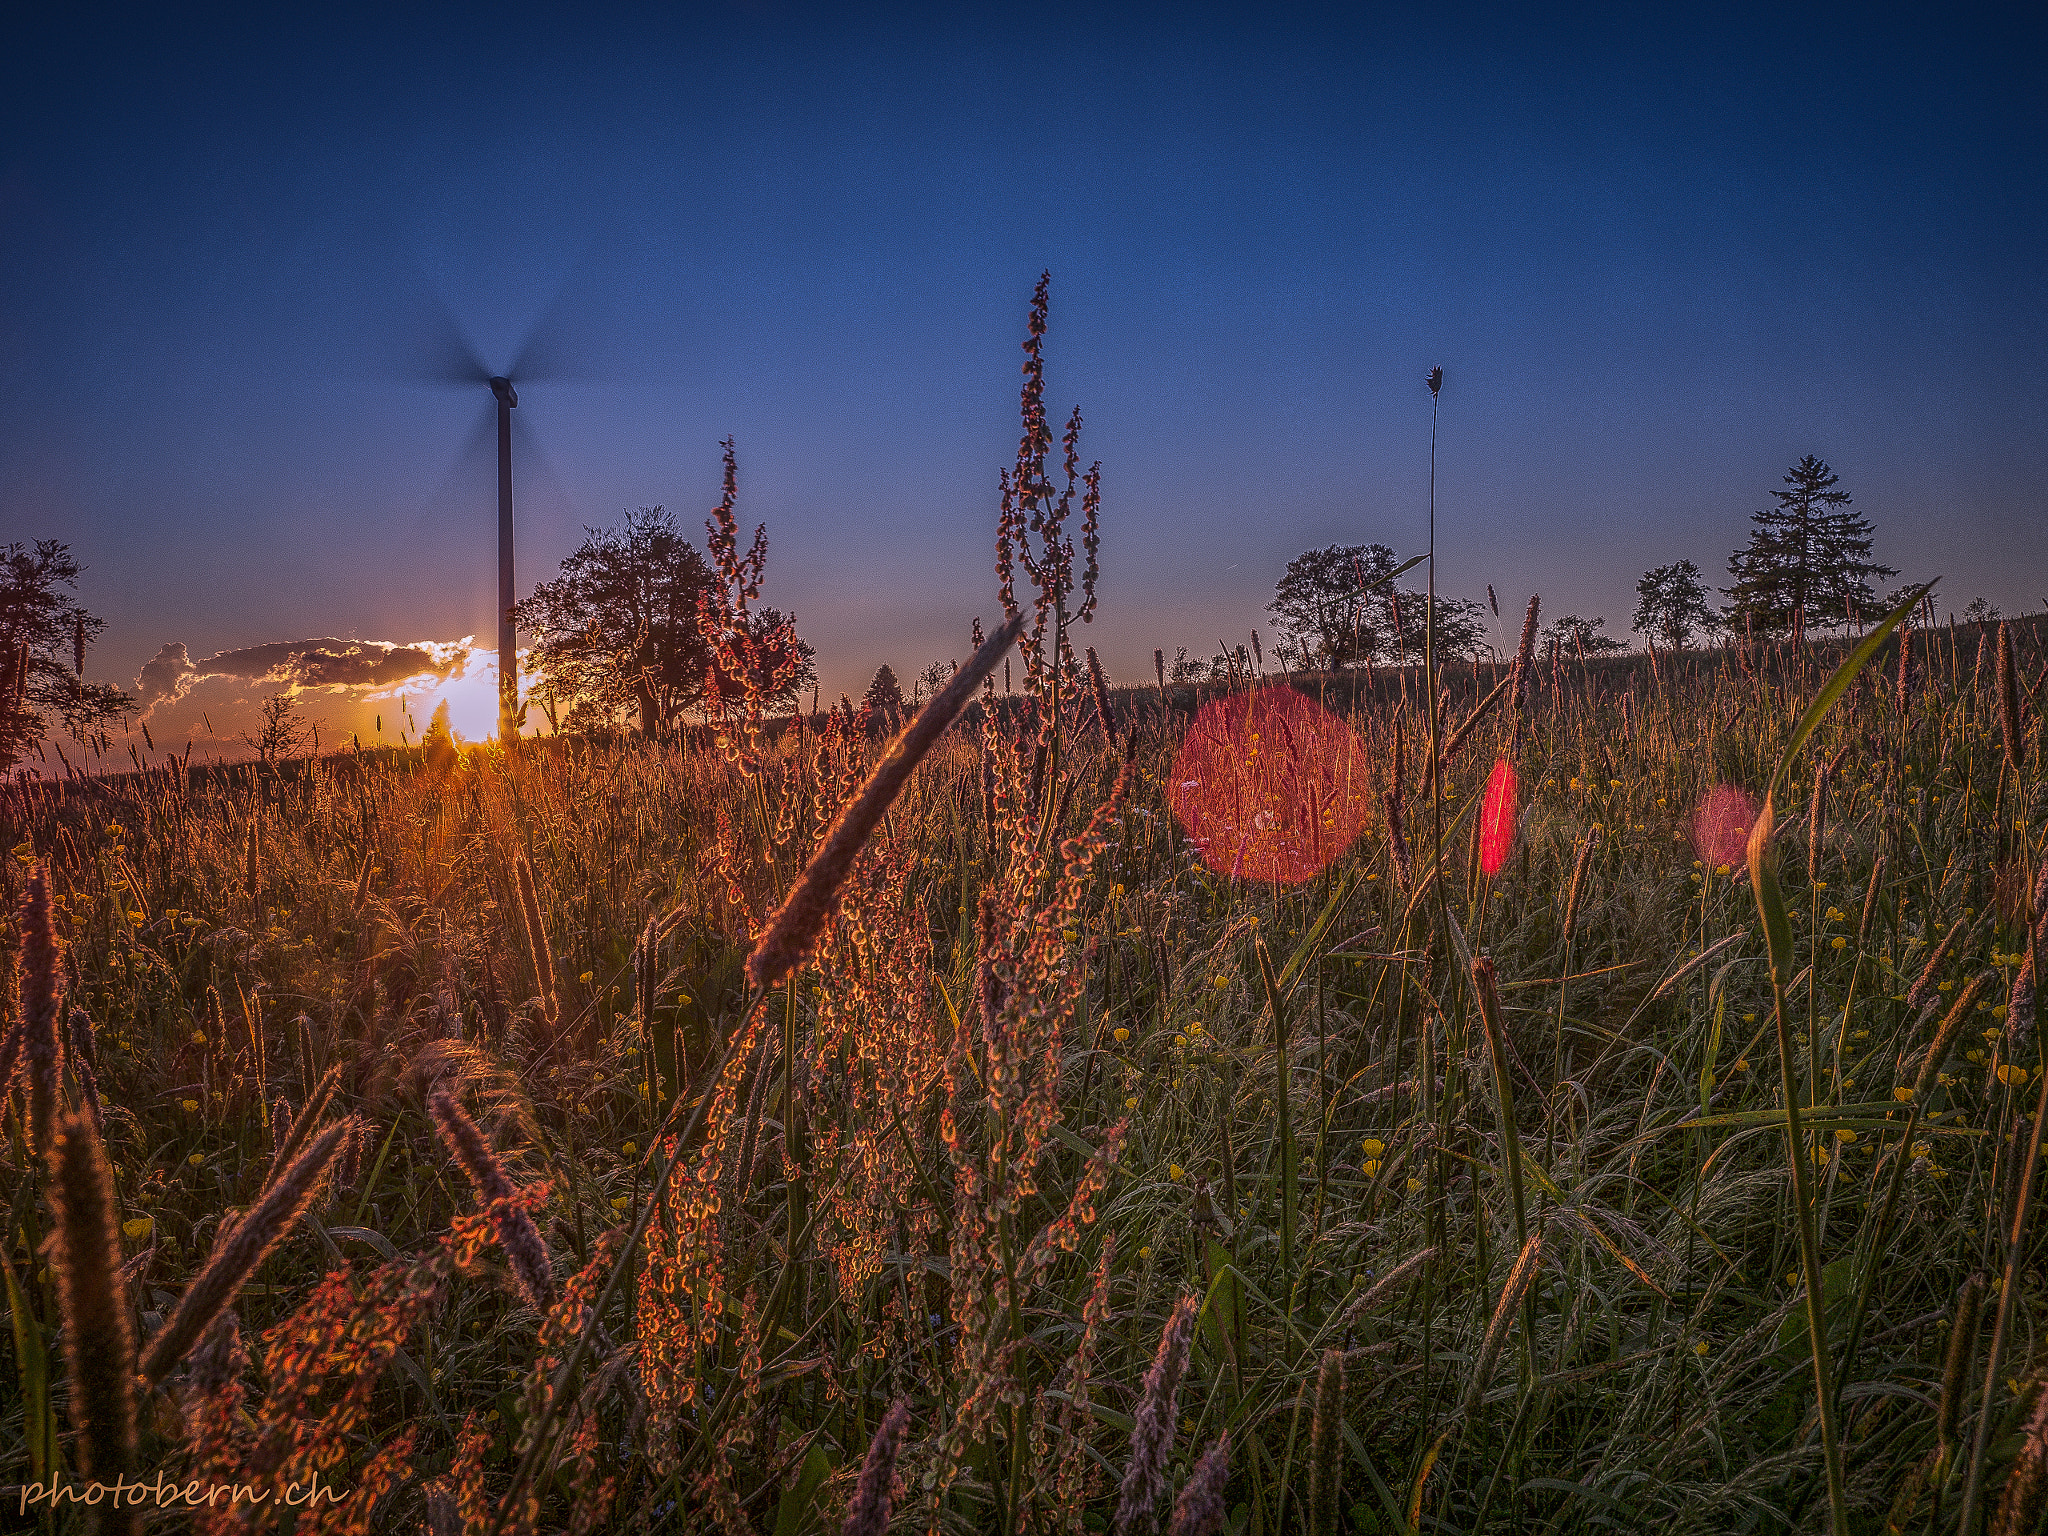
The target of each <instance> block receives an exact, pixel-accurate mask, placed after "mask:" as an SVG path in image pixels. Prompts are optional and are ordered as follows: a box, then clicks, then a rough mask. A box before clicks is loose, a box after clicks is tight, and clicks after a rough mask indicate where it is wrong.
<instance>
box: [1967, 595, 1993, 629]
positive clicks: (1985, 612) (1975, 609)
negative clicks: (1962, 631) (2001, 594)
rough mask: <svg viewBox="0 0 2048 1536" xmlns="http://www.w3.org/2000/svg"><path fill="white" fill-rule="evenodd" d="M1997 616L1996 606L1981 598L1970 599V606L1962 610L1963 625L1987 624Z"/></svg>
mask: <svg viewBox="0 0 2048 1536" xmlns="http://www.w3.org/2000/svg"><path fill="white" fill-rule="evenodd" d="M1998 616H1999V613H1998V604H1996V603H1994V602H1991V601H1990V600H1988V599H1986V598H1982V597H1973V598H1971V599H1970V606H1969V607H1967V608H1965V609H1964V610H1963V622H1964V623H1965V624H1989V623H1990V622H1991V621H1992V620H1993V619H1995V618H1997V617H1998Z"/></svg>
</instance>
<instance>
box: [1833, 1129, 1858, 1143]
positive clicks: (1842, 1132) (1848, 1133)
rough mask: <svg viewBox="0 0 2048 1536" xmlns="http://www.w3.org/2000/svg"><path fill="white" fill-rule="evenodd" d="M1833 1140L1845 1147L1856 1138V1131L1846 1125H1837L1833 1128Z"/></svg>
mask: <svg viewBox="0 0 2048 1536" xmlns="http://www.w3.org/2000/svg"><path fill="white" fill-rule="evenodd" d="M1835 1140H1837V1141H1839V1142H1840V1143H1841V1144H1842V1145H1843V1146H1845V1147H1846V1146H1848V1145H1850V1144H1851V1143H1852V1142H1854V1141H1855V1140H1856V1133H1855V1132H1854V1131H1852V1130H1850V1129H1849V1127H1848V1126H1846V1125H1844V1126H1838V1127H1836V1129H1835Z"/></svg>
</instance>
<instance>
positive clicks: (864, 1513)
mask: <svg viewBox="0 0 2048 1536" xmlns="http://www.w3.org/2000/svg"><path fill="white" fill-rule="evenodd" d="M909 1423H910V1399H908V1398H906V1397H899V1398H897V1399H896V1401H895V1402H894V1403H892V1404H890V1405H889V1411H888V1412H887V1413H885V1414H883V1415H882V1422H881V1424H880V1426H879V1427H878V1428H877V1429H876V1430H875V1438H874V1439H872V1440H870V1441H869V1442H868V1454H867V1459H866V1460H865V1461H863V1462H862V1463H861V1464H860V1482H859V1483H858V1484H856V1485H855V1487H854V1490H853V1502H852V1503H851V1504H849V1505H848V1506H847V1510H846V1523H845V1524H844V1525H842V1526H841V1527H840V1528H839V1532H840V1536H883V1533H884V1532H885V1531H887V1530H888V1529H889V1509H890V1505H891V1503H892V1498H891V1495H892V1493H893V1491H894V1489H893V1485H894V1483H895V1481H896V1455H897V1452H898V1451H900V1450H901V1449H902V1448H903V1432H904V1430H905V1428H906V1427H908V1425H909Z"/></svg>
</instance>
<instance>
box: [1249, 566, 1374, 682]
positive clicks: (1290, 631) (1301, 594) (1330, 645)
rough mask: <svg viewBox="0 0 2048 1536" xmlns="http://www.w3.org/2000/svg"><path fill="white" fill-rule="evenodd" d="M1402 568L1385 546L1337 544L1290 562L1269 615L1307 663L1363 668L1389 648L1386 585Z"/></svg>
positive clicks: (1269, 608)
mask: <svg viewBox="0 0 2048 1536" xmlns="http://www.w3.org/2000/svg"><path fill="white" fill-rule="evenodd" d="M1397 564H1399V562H1398V561H1397V560H1396V559H1395V558H1394V552H1393V551H1392V550H1391V549H1389V548H1387V546H1386V545H1384V544H1332V545H1330V546H1329V548H1327V549H1311V550H1308V551H1306V552H1304V553H1302V554H1299V555H1297V556H1295V557H1294V558H1293V559H1292V560H1290V561H1288V562H1287V571H1286V573H1285V574H1284V575H1283V576H1281V578H1280V580H1279V582H1278V583H1277V584H1276V585H1275V586H1274V588H1273V601H1272V602H1270V603H1268V604H1267V605H1266V611H1267V612H1268V613H1270V614H1272V615H1273V618H1274V620H1275V622H1276V623H1277V624H1278V625H1279V627H1280V632H1281V634H1283V635H1284V636H1286V637H1287V640H1288V641H1289V642H1290V643H1291V644H1292V645H1293V646H1294V648H1295V649H1296V650H1298V651H1299V652H1300V653H1301V654H1302V656H1303V657H1304V659H1307V660H1314V661H1319V662H1320V663H1321V664H1322V665H1323V666H1324V667H1325V668H1328V669H1330V670H1332V671H1334V670H1335V669H1337V668H1339V667H1345V666H1360V665H1363V664H1364V662H1365V661H1366V660H1367V659H1368V658H1370V657H1371V656H1372V655H1373V654H1374V653H1375V652H1376V651H1377V650H1378V649H1379V648H1380V646H1381V645H1382V644H1383V643H1384V642H1385V620H1386V610H1385V607H1384V602H1385V597H1386V593H1385V590H1384V588H1385V585H1386V583H1387V582H1388V581H1389V580H1390V579H1391V577H1392V575H1393V571H1394V567H1395V566H1396V565H1397Z"/></svg>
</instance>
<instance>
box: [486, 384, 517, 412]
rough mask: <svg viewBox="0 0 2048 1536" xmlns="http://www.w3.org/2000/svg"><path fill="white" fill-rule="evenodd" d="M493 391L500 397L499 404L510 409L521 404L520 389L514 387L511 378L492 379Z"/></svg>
mask: <svg viewBox="0 0 2048 1536" xmlns="http://www.w3.org/2000/svg"><path fill="white" fill-rule="evenodd" d="M491 393H492V394H494V395H496V396H497V397H498V404H500V405H502V406H505V407H507V408H508V409H509V408H511V407H515V406H517V405H518V404H519V391H518V390H516V389H514V388H513V387H512V381H511V380H510V379H493V380H491Z"/></svg>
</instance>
